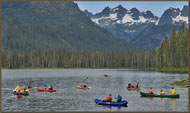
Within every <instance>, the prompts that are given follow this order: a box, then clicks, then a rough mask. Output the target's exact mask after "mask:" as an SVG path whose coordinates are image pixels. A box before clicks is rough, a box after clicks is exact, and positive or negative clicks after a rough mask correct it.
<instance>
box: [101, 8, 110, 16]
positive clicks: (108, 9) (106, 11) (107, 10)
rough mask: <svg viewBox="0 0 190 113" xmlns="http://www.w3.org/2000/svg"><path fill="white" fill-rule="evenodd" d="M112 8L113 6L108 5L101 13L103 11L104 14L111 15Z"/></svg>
mask: <svg viewBox="0 0 190 113" xmlns="http://www.w3.org/2000/svg"><path fill="white" fill-rule="evenodd" d="M110 10H111V8H110V7H108V6H107V7H105V8H104V9H103V10H102V12H101V13H102V14H103V15H109V12H110Z"/></svg>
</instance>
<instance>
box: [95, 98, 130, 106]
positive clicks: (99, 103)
mask: <svg viewBox="0 0 190 113" xmlns="http://www.w3.org/2000/svg"><path fill="white" fill-rule="evenodd" d="M94 101H95V103H96V104H98V105H111V106H127V104H128V101H126V100H124V101H122V102H103V101H101V100H98V99H95V100H94Z"/></svg>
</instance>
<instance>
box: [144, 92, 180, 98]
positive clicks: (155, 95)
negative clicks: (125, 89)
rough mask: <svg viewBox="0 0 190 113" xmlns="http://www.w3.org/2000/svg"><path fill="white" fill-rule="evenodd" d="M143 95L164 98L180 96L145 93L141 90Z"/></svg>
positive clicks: (177, 96)
mask: <svg viewBox="0 0 190 113" xmlns="http://www.w3.org/2000/svg"><path fill="white" fill-rule="evenodd" d="M140 94H141V96H142V97H163V98H179V94H174V95H158V94H150V93H144V92H140Z"/></svg>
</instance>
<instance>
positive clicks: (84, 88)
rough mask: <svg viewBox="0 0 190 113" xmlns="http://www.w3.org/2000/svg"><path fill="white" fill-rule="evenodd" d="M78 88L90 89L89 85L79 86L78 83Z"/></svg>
mask: <svg viewBox="0 0 190 113" xmlns="http://www.w3.org/2000/svg"><path fill="white" fill-rule="evenodd" d="M77 88H78V89H90V88H91V87H89V86H88V87H81V86H80V85H78V86H77Z"/></svg>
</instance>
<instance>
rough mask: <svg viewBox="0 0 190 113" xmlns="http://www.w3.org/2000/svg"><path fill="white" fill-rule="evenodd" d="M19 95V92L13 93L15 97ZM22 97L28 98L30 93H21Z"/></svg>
mask: <svg viewBox="0 0 190 113" xmlns="http://www.w3.org/2000/svg"><path fill="white" fill-rule="evenodd" d="M18 93H19V92H17V91H13V94H14V95H19V94H18ZM21 95H24V96H28V95H29V93H28V92H27V91H25V92H24V93H21Z"/></svg>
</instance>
